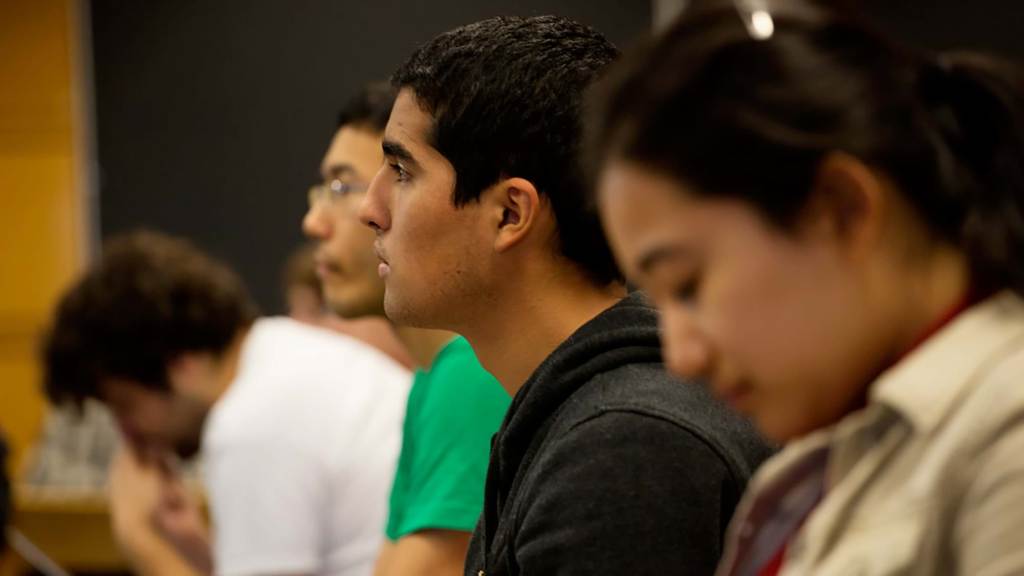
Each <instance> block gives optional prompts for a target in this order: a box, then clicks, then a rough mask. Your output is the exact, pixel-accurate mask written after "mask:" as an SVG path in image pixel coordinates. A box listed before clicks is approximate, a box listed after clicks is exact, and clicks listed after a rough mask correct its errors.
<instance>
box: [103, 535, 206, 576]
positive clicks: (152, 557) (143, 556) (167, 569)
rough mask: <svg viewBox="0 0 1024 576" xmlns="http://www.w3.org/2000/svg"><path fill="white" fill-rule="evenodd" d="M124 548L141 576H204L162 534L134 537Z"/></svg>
mask: <svg viewBox="0 0 1024 576" xmlns="http://www.w3.org/2000/svg"><path fill="white" fill-rule="evenodd" d="M124 544H125V543H124V542H122V550H123V551H124V553H125V555H126V556H127V557H128V561H129V562H130V563H131V565H132V568H133V571H134V572H135V573H136V574H139V575H140V576H203V575H204V573H203V572H200V571H198V570H196V569H195V568H194V567H193V566H192V565H191V564H190V563H189V562H188V561H187V560H186V559H185V557H184V556H182V555H181V554H179V553H178V551H177V550H175V549H174V547H173V546H171V545H170V543H168V542H167V541H166V540H164V539H163V538H162V537H161V536H159V535H157V534H155V533H153V532H149V533H145V534H142V535H139V536H136V537H134V538H133V539H132V542H131V544H130V545H127V546H126V545H124Z"/></svg>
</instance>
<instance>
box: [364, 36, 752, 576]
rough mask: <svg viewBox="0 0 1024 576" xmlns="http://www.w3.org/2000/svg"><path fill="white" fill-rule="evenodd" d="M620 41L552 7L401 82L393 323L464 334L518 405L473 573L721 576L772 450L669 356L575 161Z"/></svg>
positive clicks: (393, 152)
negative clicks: (730, 526) (726, 539)
mask: <svg viewBox="0 0 1024 576" xmlns="http://www.w3.org/2000/svg"><path fill="white" fill-rule="evenodd" d="M617 55H618V51H617V50H616V48H615V47H614V46H613V45H612V44H610V43H609V42H608V41H607V40H606V39H605V38H604V37H603V36H601V35H600V34H599V33H597V32H596V31H594V30H592V29H590V28H587V27H586V26H583V25H581V24H578V23H575V22H572V21H570V20H566V19H563V18H558V17H551V16H548V17H535V18H494V19H490V20H485V21H482V22H478V23H475V24H471V25H469V26H464V27H462V28H459V29H456V30H454V31H451V32H448V33H445V34H442V35H440V36H438V37H437V38H435V39H434V40H432V41H431V42H429V43H427V44H426V45H425V46H423V47H421V48H420V49H418V50H417V51H416V52H415V53H414V54H413V55H412V56H411V57H410V58H409V60H407V61H406V62H405V64H403V65H402V66H401V67H400V68H399V69H398V71H397V72H396V73H395V75H394V78H393V80H394V84H395V85H396V87H397V88H398V89H399V92H398V97H397V99H396V101H395V105H394V108H393V110H392V113H391V117H390V120H389V122H388V125H387V128H386V130H385V133H384V140H383V145H382V148H383V152H384V157H385V165H384V166H383V167H382V168H381V170H380V171H379V172H378V173H377V175H376V177H375V178H374V180H373V183H372V184H371V186H370V189H369V191H368V192H367V194H366V199H365V201H364V203H363V205H362V207H361V218H362V220H363V221H364V223H366V224H368V225H369V226H370V227H371V228H373V229H374V230H375V231H376V233H377V236H378V238H377V252H378V256H379V259H380V263H379V267H378V268H379V270H378V271H379V273H380V274H381V276H383V277H384V282H385V286H386V291H385V296H384V307H385V310H386V312H387V314H388V316H389V317H390V318H391V319H392V320H393V321H395V322H396V323H398V324H408V325H413V326H421V327H431V328H443V329H448V330H453V331H455V332H458V333H460V334H463V335H465V336H466V338H467V339H468V340H469V342H470V343H471V344H472V345H473V348H474V349H475V350H476V352H477V354H478V355H479V357H480V359H481V362H482V363H483V365H484V367H486V368H487V369H488V370H489V371H490V372H491V373H492V374H494V375H495V376H496V377H497V378H498V380H499V381H500V382H501V383H502V385H503V386H504V387H505V389H506V390H508V392H509V393H510V394H512V395H513V396H514V400H513V404H512V407H511V409H510V411H509V414H508V416H507V417H506V419H505V421H504V423H503V425H502V428H501V429H500V431H499V432H498V434H497V436H496V438H495V442H494V447H493V450H492V454H491V462H490V467H489V471H488V481H487V489H486V494H485V498H486V500H485V504H484V513H483V516H482V518H481V520H480V523H479V524H478V526H477V529H476V531H475V533H474V536H473V541H472V543H471V544H470V550H469V555H468V558H467V563H466V566H465V574H467V575H472V576H478V575H484V574H486V575H499V574H500V575H504V574H560V575H570V574H581V575H582V574H587V575H593V574H616V575H619V574H657V573H672V574H680V573H682V574H710V573H711V572H712V571H713V570H714V567H715V564H716V562H717V559H718V556H719V554H720V551H721V543H722V538H723V531H724V529H725V526H726V523H727V522H728V520H729V517H730V515H731V513H732V510H733V508H734V506H735V504H736V502H737V500H738V498H739V496H740V494H741V493H742V491H743V489H744V486H745V484H746V482H747V479H748V477H749V476H750V474H751V472H752V471H753V469H754V468H755V467H756V466H757V465H758V463H759V462H760V461H761V459H762V458H763V457H764V456H765V455H766V454H767V452H768V449H767V447H766V446H765V444H764V443H763V441H762V440H761V439H760V438H759V437H758V436H757V435H756V434H755V433H754V431H753V429H752V427H751V426H750V425H749V423H747V422H746V421H744V420H741V419H739V418H738V417H737V416H735V415H734V414H733V413H732V412H731V411H729V410H728V409H726V408H725V407H724V406H721V405H720V404H718V403H717V402H716V401H715V400H714V399H713V398H712V397H711V396H710V394H709V393H708V391H707V390H705V389H704V388H703V387H701V386H697V385H692V384H686V383H680V382H678V381H675V380H673V379H672V378H671V377H669V376H668V375H667V374H666V373H665V371H664V368H663V366H662V362H661V355H660V350H659V339H658V329H657V323H658V318H657V315H656V313H655V312H654V310H653V308H651V307H650V306H649V305H648V303H647V302H646V300H645V299H644V297H643V296H641V295H640V294H637V293H634V294H629V295H627V291H626V288H625V286H624V285H623V283H622V281H621V279H620V275H619V272H618V270H617V268H616V266H615V264H614V261H613V260H612V257H611V254H610V250H609V248H608V245H607V244H606V241H605V239H604V236H603V234H602V232H601V229H600V226H599V222H598V219H597V216H596V214H595V213H594V211H592V210H590V209H587V208H585V202H584V174H583V173H582V170H581V168H580V162H579V158H578V155H579V146H580V139H581V134H580V133H581V120H580V118H581V108H582V104H581V102H582V99H583V94H584V92H585V91H586V90H587V88H588V87H589V86H590V85H591V84H592V83H593V82H594V81H595V80H596V79H597V78H598V76H599V75H600V74H601V72H602V70H603V69H604V68H605V66H606V65H608V64H609V63H610V62H611V61H612V60H614V59H615V58H616V56H617Z"/></svg>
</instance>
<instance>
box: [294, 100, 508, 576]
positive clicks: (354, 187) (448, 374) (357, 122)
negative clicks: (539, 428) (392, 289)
mask: <svg viewBox="0 0 1024 576" xmlns="http://www.w3.org/2000/svg"><path fill="white" fill-rule="evenodd" d="M393 101H394V94H393V92H392V90H391V88H390V87H389V86H387V85H371V86H368V87H366V88H364V89H363V90H362V91H361V92H360V93H359V94H357V95H356V96H355V97H354V98H353V99H352V100H351V101H350V102H349V103H348V104H347V105H346V106H345V108H344V109H343V110H342V112H341V114H340V115H339V119H338V128H337V130H336V132H335V135H334V137H333V139H332V140H331V144H330V147H329V149H328V150H327V153H326V155H325V156H324V159H323V162H322V165H321V176H322V178H323V182H324V183H323V184H321V185H318V186H314V187H313V188H312V189H311V190H310V193H309V212H308V213H307V214H306V217H305V219H304V221H303V230H304V231H305V232H306V234H307V235H308V236H310V237H312V238H315V239H316V240H318V241H319V247H318V250H317V255H316V260H317V273H318V274H319V276H320V278H321V281H322V285H323V290H324V299H325V300H326V301H327V303H328V305H329V306H330V307H331V308H332V309H333V310H334V311H335V312H337V313H338V314H339V315H341V316H342V317H345V318H349V319H355V318H366V317H381V318H383V317H384V282H383V280H382V279H381V277H380V275H379V274H378V260H377V255H376V253H375V251H374V247H373V242H374V234H373V232H372V231H371V230H370V229H368V228H366V227H365V226H363V225H362V224H361V223H360V222H359V219H358V214H357V210H358V207H359V205H360V203H361V202H362V201H363V198H364V196H365V192H366V190H367V188H368V185H369V182H370V179H371V178H372V177H373V175H374V174H376V173H377V170H378V169H379V168H380V166H381V164H382V162H383V154H382V152H381V136H382V134H383V131H384V127H385V125H386V124H387V121H388V117H389V115H390V112H391V106H392V103H393ZM395 330H396V333H397V335H398V338H399V340H401V341H402V342H403V343H404V344H405V345H406V347H407V348H408V351H409V352H410V354H411V355H412V357H413V359H414V360H415V362H416V364H417V365H418V367H419V369H418V370H417V372H416V376H415V379H414V381H413V387H412V391H411V392H410V394H409V401H408V407H407V411H406V419H405V427H404V435H403V444H402V451H401V455H400V456H399V462H398V470H397V473H396V475H395V479H394V484H393V487H392V491H391V502H390V513H389V517H388V523H387V540H386V542H385V544H384V547H383V548H382V550H381V553H380V557H379V559H378V561H377V567H376V572H375V573H376V574H377V575H378V576H387V575H396V576H397V575H401V576H416V575H441V574H461V573H462V567H463V562H464V559H465V556H466V550H467V546H468V544H469V537H470V533H471V532H472V531H473V528H474V526H475V525H476V523H477V519H478V517H479V515H480V511H481V508H482V505H483V492H484V482H485V477H486V472H487V461H488V455H489V452H490V438H491V435H492V434H494V432H495V431H496V430H497V429H498V427H499V425H500V424H501V419H502V417H503V415H504V413H505V411H506V409H507V407H508V404H509V401H510V399H509V396H508V394H506V393H505V391H504V390H503V389H502V388H501V386H500V385H499V384H498V382H497V380H495V379H494V378H493V377H492V376H491V375H490V374H488V373H487V372H486V371H485V370H484V369H483V368H482V367H481V366H480V363H479V362H478V361H477V359H476V356H475V354H474V353H473V350H472V348H470V346H469V343H468V342H466V340H465V339H464V338H462V337H457V336H456V335H454V334H452V333H451V332H445V331H439V330H424V329H416V328H405V327H396V328H395Z"/></svg>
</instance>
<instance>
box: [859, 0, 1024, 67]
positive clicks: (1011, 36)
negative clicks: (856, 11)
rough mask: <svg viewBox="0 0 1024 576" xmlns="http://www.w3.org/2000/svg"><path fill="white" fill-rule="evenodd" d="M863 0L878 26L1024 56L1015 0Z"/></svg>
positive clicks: (938, 43)
mask: <svg viewBox="0 0 1024 576" xmlns="http://www.w3.org/2000/svg"><path fill="white" fill-rule="evenodd" d="M864 5H865V6H866V7H867V9H868V12H869V13H871V14H872V15H874V16H875V17H877V19H878V20H879V21H880V23H881V25H882V27H883V28H885V29H887V30H889V31H890V32H893V33H896V34H899V35H900V37H901V38H904V39H907V40H910V41H912V42H915V43H917V44H919V45H922V46H926V47H928V48H932V49H936V50H951V49H965V48H967V49H983V50H986V51H993V52H997V53H999V54H1002V55H1003V56H1006V57H1010V58H1015V59H1017V60H1021V59H1024V33H1022V28H1021V26H1022V25H1024V2H1021V0H864Z"/></svg>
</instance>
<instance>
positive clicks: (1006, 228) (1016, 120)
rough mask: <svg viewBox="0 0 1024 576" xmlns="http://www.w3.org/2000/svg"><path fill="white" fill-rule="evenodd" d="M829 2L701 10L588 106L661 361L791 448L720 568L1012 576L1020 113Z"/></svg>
mask: <svg viewBox="0 0 1024 576" xmlns="http://www.w3.org/2000/svg"><path fill="white" fill-rule="evenodd" d="M1021 94H1022V92H1021V89H1020V85H1019V83H1018V78H1017V77H1016V76H1015V72H1014V71H1012V70H1011V69H1009V68H1008V67H1007V66H1005V65H1002V64H997V63H995V62H994V61H991V60H986V59H984V58H981V57H978V56H971V55H949V56H941V57H936V56H933V55H929V54H925V53H921V52H918V51H915V50H913V49H910V48H908V47H906V46H903V45H901V44H899V43H896V42H894V41H893V40H891V39H889V38H887V37H885V36H884V35H881V34H879V33H878V32H876V31H875V30H874V29H873V28H872V27H870V26H869V25H868V24H867V23H865V22H864V21H863V20H862V19H861V18H860V17H859V16H858V15H857V14H855V13H854V12H853V11H851V10H847V9H843V8H841V7H839V6H838V5H837V3H836V2H820V3H814V2H810V1H798V0H793V1H786V0H737V1H735V2H731V1H720V0H709V1H706V2H702V1H700V0H696V1H695V2H692V3H691V6H690V8H689V10H688V11H687V12H686V13H684V15H683V16H682V17H681V19H680V20H679V21H678V22H677V23H676V24H675V26H674V27H673V28H672V29H671V30H669V31H668V32H667V33H666V34H665V35H663V36H661V37H659V38H656V39H654V40H652V41H651V42H650V43H649V44H648V45H646V46H644V47H642V48H641V49H639V50H638V51H637V52H635V53H633V54H632V55H630V56H628V57H627V58H626V59H625V60H624V61H623V62H621V63H620V64H619V65H618V66H617V67H616V68H615V69H614V70H613V71H612V72H611V73H610V74H609V77H608V78H607V79H606V81H605V82H604V85H603V87H602V89H601V90H599V91H598V93H597V94H596V98H595V102H594V114H593V116H592V122H591V124H592V134H591V144H592V153H593V157H594V160H595V167H596V170H595V175H596V176H597V187H596V188H597V200H598V204H599V207H600V209H601V213H602V217H603V220H604V223H605V227H606V230H607V232H608V234H609V237H610V240H611V243H612V246H613V249H614V251H615V253H616V256H617V258H618V259H619V261H620V264H621V265H622V267H623V269H624V270H625V271H626V273H627V275H628V276H629V278H630V279H631V280H632V281H633V282H634V283H635V284H637V285H638V286H640V287H641V288H644V289H646V290H647V291H648V292H649V293H650V295H651V296H652V298H653V299H654V300H655V301H656V303H657V304H658V305H659V307H660V309H661V311H662V320H661V322H662V329H663V347H664V354H665V359H666V362H667V364H668V365H669V366H670V367H671V369H672V370H673V371H674V372H676V373H678V374H680V375H684V376H688V377H694V376H700V377H704V378H705V379H706V380H707V381H708V382H709V383H710V385H711V386H712V387H713V388H714V390H715V391H716V392H717V393H718V394H719V395H720V396H722V397H723V398H724V399H725V401H727V402H728V403H730V404H731V405H733V406H734V407H736V408H737V409H738V410H740V411H742V412H743V413H745V414H747V415H749V416H750V417H751V418H752V419H753V420H754V421H755V422H756V423H757V424H758V426H759V427H760V428H761V430H762V431H763V432H764V433H766V434H767V435H768V436H769V437H772V438H773V439H775V440H778V441H780V442H783V443H785V444H786V448H785V449H784V450H783V451H782V452H781V453H780V454H779V455H778V456H776V457H775V458H774V459H772V460H770V461H769V462H768V463H767V464H765V466H764V467H763V468H762V470H761V471H760V472H759V474H758V476H757V477H756V478H755V480H754V481H753V482H752V483H751V486H750V489H749V491H748V493H747V496H746V497H745V500H744V503H743V504H742V505H741V507H740V508H739V510H738V512H737V516H736V517H735V518H734V521H733V525H732V528H731V531H730V536H729V542H728V543H727V551H726V556H725V558H724V560H723V564H722V566H721V570H720V573H721V574H753V575H758V574H776V573H780V572H781V573H783V574H815V575H828V574H970V575H978V574H985V575H997V574H999V575H1002V574H1020V573H1024V458H1022V457H1021V453H1022V451H1024V381H1022V380H1024V378H1022V376H1024V300H1022V295H1024V259H1021V255H1022V254H1024V137H1022V135H1024V108H1022V96H1021Z"/></svg>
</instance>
